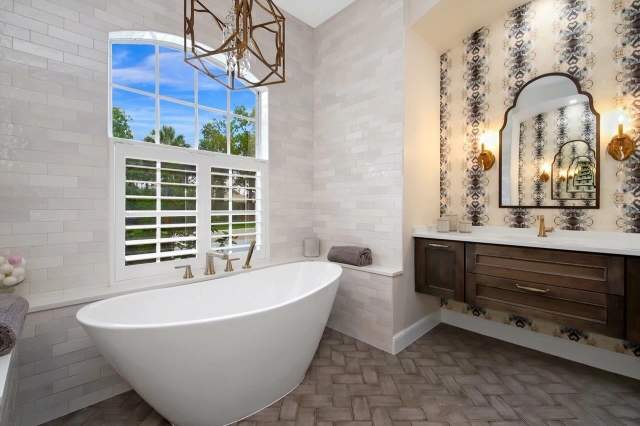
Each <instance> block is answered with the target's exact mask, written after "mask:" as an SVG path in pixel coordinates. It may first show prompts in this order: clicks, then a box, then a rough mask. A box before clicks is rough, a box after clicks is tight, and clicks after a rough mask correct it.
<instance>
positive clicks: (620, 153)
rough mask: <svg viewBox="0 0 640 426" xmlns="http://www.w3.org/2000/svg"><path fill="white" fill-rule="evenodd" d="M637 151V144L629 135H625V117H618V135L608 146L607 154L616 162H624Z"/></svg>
mask: <svg viewBox="0 0 640 426" xmlns="http://www.w3.org/2000/svg"><path fill="white" fill-rule="evenodd" d="M635 150H636V143H635V142H634V140H633V139H631V137H630V136H629V135H627V134H626V133H624V115H622V114H620V116H619V117H618V134H617V135H615V136H614V137H613V138H612V139H611V142H609V145H607V152H608V153H609V155H610V156H611V157H612V158H613V159H614V160H617V161H624V160H626V159H627V158H629V157H631V154H633V153H634V152H635Z"/></svg>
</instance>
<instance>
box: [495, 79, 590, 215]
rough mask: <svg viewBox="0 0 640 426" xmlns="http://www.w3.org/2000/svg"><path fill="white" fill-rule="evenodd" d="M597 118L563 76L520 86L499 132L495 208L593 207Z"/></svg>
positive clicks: (573, 84)
mask: <svg viewBox="0 0 640 426" xmlns="http://www.w3.org/2000/svg"><path fill="white" fill-rule="evenodd" d="M599 152H600V116H599V114H598V113H597V112H596V110H595V109H594V107H593V99H592V97H591V95H590V94H589V93H587V92H584V91H582V89H581V88H580V84H579V83H578V82H577V81H576V80H575V79H573V78H572V77H571V76H570V75H568V74H562V73H552V74H545V75H541V76H539V77H536V78H534V79H533V80H531V81H529V82H528V83H527V84H525V85H524V86H523V87H522V89H520V91H519V92H518V94H517V95H516V97H515V100H514V104H513V105H512V106H511V107H510V108H509V109H508V110H507V111H506V113H505V121H504V124H503V126H502V129H501V130H500V207H529V208H562V207H566V208H598V207H599V200H600V194H599V189H600V184H599V181H600V158H599Z"/></svg>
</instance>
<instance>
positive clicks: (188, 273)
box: [176, 265, 193, 280]
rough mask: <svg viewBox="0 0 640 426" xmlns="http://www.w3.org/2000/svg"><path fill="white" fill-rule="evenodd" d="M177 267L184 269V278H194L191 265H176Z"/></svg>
mask: <svg viewBox="0 0 640 426" xmlns="http://www.w3.org/2000/svg"><path fill="white" fill-rule="evenodd" d="M176 269H184V275H183V276H182V279H184V280H190V279H191V278H193V273H192V272H191V265H182V266H176Z"/></svg>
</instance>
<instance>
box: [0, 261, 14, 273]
mask: <svg viewBox="0 0 640 426" xmlns="http://www.w3.org/2000/svg"><path fill="white" fill-rule="evenodd" d="M12 272H13V266H11V264H9V263H5V264H4V265H0V274H3V275H11V273H12Z"/></svg>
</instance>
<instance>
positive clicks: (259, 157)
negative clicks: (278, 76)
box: [108, 31, 269, 283]
mask: <svg viewBox="0 0 640 426" xmlns="http://www.w3.org/2000/svg"><path fill="white" fill-rule="evenodd" d="M114 42H116V43H123V44H125V43H142V44H154V45H156V67H155V68H156V75H155V79H156V80H155V81H156V94H155V101H156V127H158V123H159V108H158V103H159V102H160V99H162V98H167V99H168V100H170V101H172V102H175V103H180V104H187V105H191V104H190V103H189V102H184V101H181V100H179V99H174V98H168V97H163V96H159V90H158V84H159V83H158V82H159V75H158V72H159V70H158V64H157V62H158V60H159V59H158V56H157V53H158V49H159V47H160V46H164V47H169V48H174V49H175V48H179V49H181V48H183V43H184V41H183V38H182V37H179V36H175V35H171V34H164V33H157V32H149V31H118V32H114V33H110V34H109V61H108V62H109V68H108V73H109V75H108V93H109V95H108V98H109V108H108V115H109V117H108V135H109V140H110V143H111V146H112V149H111V159H112V161H111V163H112V168H111V169H112V171H113V173H112V186H111V191H110V192H111V194H112V203H111V207H110V210H111V217H112V219H113V220H112V221H111V223H112V224H113V226H114V228H115V229H113V232H111V233H110V234H111V240H112V243H111V246H112V250H111V252H112V259H113V261H112V264H113V266H114V267H113V273H112V281H113V282H114V283H126V282H127V281H129V280H136V279H141V278H146V277H149V276H156V275H169V274H171V275H174V276H175V274H176V272H175V271H174V268H175V266H177V265H184V264H190V265H192V267H193V271H194V274H196V275H197V274H198V273H199V272H200V269H202V270H204V264H205V258H206V252H207V251H209V250H211V237H212V234H211V213H212V210H211V168H212V167H216V168H227V169H240V170H251V171H256V172H258V173H259V175H260V176H259V188H258V190H257V196H256V198H257V200H256V216H257V217H256V221H257V223H256V227H259V229H257V230H256V231H257V233H258V237H257V238H258V241H257V242H258V244H257V247H256V252H255V254H254V258H256V259H261V258H268V257H269V232H268V230H269V226H268V224H269V219H268V215H269V210H268V207H267V206H268V205H269V204H268V199H269V187H268V183H269V167H268V91H267V89H266V88H264V87H263V88H258V89H256V90H255V91H256V92H257V98H256V117H255V123H256V157H255V158H253V157H243V156H239V155H231V154H228V153H227V154H225V153H217V152H210V151H205V150H198V149H197V146H198V143H197V136H198V121H197V110H198V106H197V80H198V79H197V78H195V79H194V80H195V82H194V86H195V87H194V90H196V92H195V93H194V96H195V99H194V103H195V105H196V106H195V110H196V120H195V121H196V122H195V124H194V125H195V126H196V128H195V133H194V135H195V140H194V141H193V147H192V148H182V147H175V146H169V145H163V144H159V143H157V142H158V138H159V132H156V143H155V144H151V143H145V142H141V141H135V140H129V139H121V138H116V137H113V133H112V122H111V120H112V109H113V108H112V90H113V88H114V86H113V84H112V81H111V66H112V57H111V52H112V49H111V45H112V43H114ZM223 60H224V58H223V57H222V56H220V57H217V58H214V61H213V62H215V63H216V64H217V65H218V66H224V62H223ZM116 88H118V87H117V86H116ZM129 91H132V90H131V89H129ZM145 95H146V93H145ZM227 102H229V96H228V97H227ZM229 107H230V105H229V104H227V109H228V110H230V108H229ZM206 109H208V110H214V111H216V112H222V111H221V110H216V109H215V108H206ZM224 113H225V114H227V112H224ZM227 127H228V121H227ZM227 130H228V129H227ZM227 136H229V135H228V133H227ZM227 152H229V137H228V138H227ZM127 158H136V159H144V160H154V161H165V162H177V163H186V164H194V165H196V168H197V171H196V179H197V182H198V186H197V198H198V199H197V213H196V217H197V219H196V221H197V226H196V235H197V245H196V247H197V254H196V256H195V257H194V258H189V259H177V260H171V261H165V262H155V263H148V264H140V265H129V266H125V211H126V206H125V203H126V197H125V192H126V191H125V180H126V164H125V163H126V159H127ZM243 250H244V249H239V250H238V251H243Z"/></svg>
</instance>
